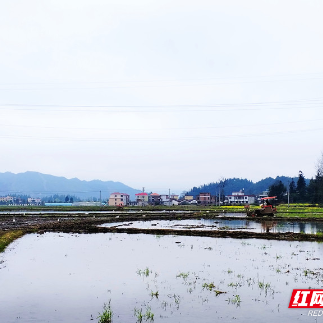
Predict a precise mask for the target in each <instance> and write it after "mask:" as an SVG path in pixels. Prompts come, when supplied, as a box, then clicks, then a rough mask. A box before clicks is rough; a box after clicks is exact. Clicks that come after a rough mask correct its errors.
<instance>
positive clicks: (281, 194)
mask: <svg viewBox="0 0 323 323" xmlns="http://www.w3.org/2000/svg"><path fill="white" fill-rule="evenodd" d="M286 191H287V190H286V186H285V185H284V184H283V182H282V181H278V182H276V183H274V184H272V185H270V186H269V196H277V201H278V202H283V200H284V199H285V193H286Z"/></svg>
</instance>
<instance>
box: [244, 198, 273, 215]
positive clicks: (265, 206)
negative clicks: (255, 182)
mask: <svg viewBox="0 0 323 323" xmlns="http://www.w3.org/2000/svg"><path fill="white" fill-rule="evenodd" d="M276 197H277V196H270V197H263V198H261V204H260V208H259V209H255V210H252V211H251V210H250V207H249V206H246V212H247V216H253V217H255V216H265V215H268V216H274V215H275V214H276V213H277V210H276V207H275V205H274V202H275V198H276Z"/></svg>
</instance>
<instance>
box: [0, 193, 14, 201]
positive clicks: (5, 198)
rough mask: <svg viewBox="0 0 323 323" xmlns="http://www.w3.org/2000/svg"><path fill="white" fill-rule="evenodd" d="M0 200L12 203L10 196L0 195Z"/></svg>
mask: <svg viewBox="0 0 323 323" xmlns="http://www.w3.org/2000/svg"><path fill="white" fill-rule="evenodd" d="M0 202H2V203H13V197H12V196H9V195H8V196H0Z"/></svg>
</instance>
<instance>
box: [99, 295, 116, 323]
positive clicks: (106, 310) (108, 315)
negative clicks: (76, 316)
mask: <svg viewBox="0 0 323 323" xmlns="http://www.w3.org/2000/svg"><path fill="white" fill-rule="evenodd" d="M110 303H111V300H109V303H108V304H104V305H103V312H102V313H99V316H98V319H99V321H98V323H111V322H112V316H113V312H112V309H111V305H110Z"/></svg>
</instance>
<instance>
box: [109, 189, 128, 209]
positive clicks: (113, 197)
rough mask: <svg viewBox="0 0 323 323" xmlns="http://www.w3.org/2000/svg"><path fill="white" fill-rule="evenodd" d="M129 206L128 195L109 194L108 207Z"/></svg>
mask: <svg viewBox="0 0 323 323" xmlns="http://www.w3.org/2000/svg"><path fill="white" fill-rule="evenodd" d="M128 204H129V194H126V193H119V192H115V193H111V194H110V198H109V206H125V205H128Z"/></svg>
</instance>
